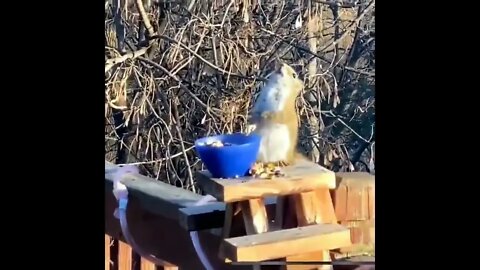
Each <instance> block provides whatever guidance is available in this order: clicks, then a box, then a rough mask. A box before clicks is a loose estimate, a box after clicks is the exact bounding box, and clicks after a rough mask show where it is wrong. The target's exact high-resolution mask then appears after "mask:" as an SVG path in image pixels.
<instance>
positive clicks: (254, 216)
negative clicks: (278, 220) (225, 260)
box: [240, 198, 268, 235]
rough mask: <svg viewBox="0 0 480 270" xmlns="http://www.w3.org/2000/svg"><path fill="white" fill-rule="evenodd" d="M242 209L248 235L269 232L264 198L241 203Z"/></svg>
mask: <svg viewBox="0 0 480 270" xmlns="http://www.w3.org/2000/svg"><path fill="white" fill-rule="evenodd" d="M240 208H241V209H242V214H243V221H244V223H245V230H246V232H247V234H248V235H249V234H257V233H264V232H267V231H268V217H267V210H266V208H265V203H264V201H263V198H261V199H252V200H248V201H243V202H240Z"/></svg>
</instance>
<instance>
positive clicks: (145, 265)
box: [140, 257, 157, 270]
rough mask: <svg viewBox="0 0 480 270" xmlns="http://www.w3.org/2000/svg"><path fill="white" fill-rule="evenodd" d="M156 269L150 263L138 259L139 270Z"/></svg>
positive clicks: (143, 259)
mask: <svg viewBox="0 0 480 270" xmlns="http://www.w3.org/2000/svg"><path fill="white" fill-rule="evenodd" d="M156 269H157V267H156V266H155V264H154V263H152V262H151V261H149V260H147V259H145V258H143V257H142V258H141V259H140V270H156Z"/></svg>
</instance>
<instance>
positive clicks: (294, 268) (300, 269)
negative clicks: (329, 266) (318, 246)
mask: <svg viewBox="0 0 480 270" xmlns="http://www.w3.org/2000/svg"><path fill="white" fill-rule="evenodd" d="M324 256H325V251H324V250H320V251H315V252H310V253H305V254H299V255H295V256H289V257H287V258H286V261H287V262H319V261H323V259H322V258H323V257H324ZM322 266H323V267H324V266H325V265H321V264H318V265H315V264H309V265H287V266H285V269H288V270H305V269H308V270H311V269H319V268H320V267H322Z"/></svg>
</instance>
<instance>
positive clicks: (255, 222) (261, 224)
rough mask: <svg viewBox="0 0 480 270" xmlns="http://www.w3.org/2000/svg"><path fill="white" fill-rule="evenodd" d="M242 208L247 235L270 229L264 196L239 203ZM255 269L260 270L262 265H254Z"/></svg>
mask: <svg viewBox="0 0 480 270" xmlns="http://www.w3.org/2000/svg"><path fill="white" fill-rule="evenodd" d="M239 204H240V209H241V210H242V215H243V223H244V224H245V232H246V234H247V235H253V234H258V233H264V232H267V231H268V217H267V209H266V208H265V202H264V200H263V198H260V199H251V200H248V201H242V202H240V203H239ZM252 269H253V270H260V269H261V266H260V265H254V266H252Z"/></svg>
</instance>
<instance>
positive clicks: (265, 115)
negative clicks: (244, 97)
mask: <svg viewBox="0 0 480 270" xmlns="http://www.w3.org/2000/svg"><path fill="white" fill-rule="evenodd" d="M261 116H262V118H264V119H271V118H272V117H273V112H262V114H261Z"/></svg>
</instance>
